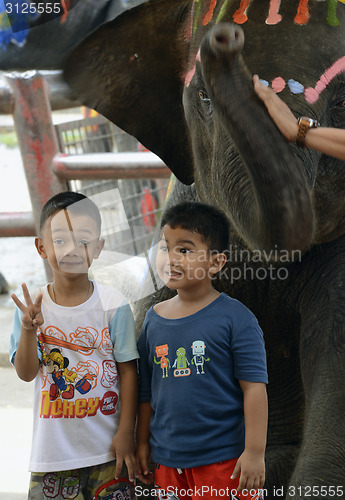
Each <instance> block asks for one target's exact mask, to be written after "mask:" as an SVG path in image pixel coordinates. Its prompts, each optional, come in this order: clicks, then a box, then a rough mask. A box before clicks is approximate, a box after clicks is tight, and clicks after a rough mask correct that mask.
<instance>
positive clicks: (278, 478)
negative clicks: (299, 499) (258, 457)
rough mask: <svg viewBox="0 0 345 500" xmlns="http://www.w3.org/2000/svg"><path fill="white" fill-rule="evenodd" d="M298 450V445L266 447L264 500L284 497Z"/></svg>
mask: <svg viewBox="0 0 345 500" xmlns="http://www.w3.org/2000/svg"><path fill="white" fill-rule="evenodd" d="M299 449H300V445H299V444H297V445H281V446H268V447H267V450H266V482H265V486H264V489H265V490H266V491H267V496H266V497H265V500H274V499H275V500H276V499H277V497H279V496H281V497H283V495H284V496H285V493H284V492H286V489H287V485H288V484H289V480H290V478H291V475H292V472H293V470H294V467H295V464H296V461H297V457H298V452H299ZM266 491H265V492H266Z"/></svg>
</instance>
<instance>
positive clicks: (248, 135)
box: [65, 0, 345, 499]
mask: <svg viewBox="0 0 345 500" xmlns="http://www.w3.org/2000/svg"><path fill="white" fill-rule="evenodd" d="M240 24H241V26H240ZM344 28H345V4H344V3H343V2H334V1H333V2H332V1H329V2H326V1H316V0H309V2H308V1H300V2H298V1H297V0H296V1H293V0H282V1H281V2H277V1H274V0H271V1H268V0H267V1H264V0H252V2H249V1H244V0H242V1H239V0H224V1H223V0H218V1H211V2H209V1H204V0H199V1H194V2H193V1H191V0H190V1H189V0H152V1H149V2H147V3H145V4H144V5H141V6H139V7H137V8H134V9H131V10H129V11H127V12H125V13H124V14H122V15H121V16H119V17H118V18H117V19H115V20H114V21H111V22H110V23H107V24H105V25H104V26H102V27H100V28H99V29H98V30H96V31H95V32H94V33H93V34H92V35H90V36H89V37H87V38H86V40H85V41H84V42H83V43H82V44H81V45H80V46H79V47H78V48H77V49H76V50H75V51H74V52H73V54H72V55H71V57H70V58H69V59H68V60H67V62H66V66H65V78H66V80H67V82H68V83H69V84H70V86H71V87H72V89H73V90H74V92H75V93H76V95H77V97H78V99H79V100H80V101H81V102H83V103H84V104H86V105H88V106H89V107H92V108H95V109H96V110H97V111H98V112H100V113H102V114H103V115H105V116H106V117H107V118H109V119H110V120H112V121H113V122H114V123H116V124H117V125H118V126H120V127H121V128H123V129H124V130H126V131H127V132H129V133H130V134H132V135H134V136H136V137H137V138H138V140H139V141H140V142H142V143H143V144H144V145H145V146H146V147H147V148H149V149H150V150H152V151H153V152H155V153H156V154H158V155H159V156H160V157H161V158H162V159H163V160H164V161H165V163H166V164H167V165H168V167H169V168H170V169H171V170H172V172H173V173H174V174H175V176H176V177H177V179H178V181H176V183H175V187H174V190H173V193H172V195H171V196H170V198H169V201H168V203H170V204H171V203H175V202H177V201H180V200H188V199H201V200H202V201H205V202H210V203H213V204H216V205H218V206H219V207H221V208H222V209H223V210H224V211H225V212H226V214H227V215H228V217H229V219H230V230H231V245H230V249H229V262H228V264H227V267H226V269H225V270H224V272H222V273H221V275H220V276H219V278H218V279H217V281H216V282H215V286H216V287H217V289H219V290H221V291H225V292H226V293H228V294H229V295H231V296H233V297H236V298H237V299H239V300H240V301H242V302H243V303H244V304H245V305H246V306H247V307H249V308H250V309H251V310H252V311H253V312H254V314H255V315H256V316H257V318H258V320H259V323H260V325H261V327H262V329H263V331H264V335H265V342H266V349H267V359H268V370H269V384H268V394H269V428H268V444H267V453H266V464H267V465H266V467H267V474H266V476H267V478H266V484H265V488H266V489H267V491H268V496H267V498H275V497H276V496H282V497H286V498H296V499H297V498H306V499H307V498H308V497H310V496H313V498H334V497H337V498H345V493H344V491H345V424H344V414H345V397H344V380H345V363H344V360H345V308H344V304H345V237H344V224H345V189H344V185H345V163H344V162H342V161H339V160H336V159H333V158H330V157H328V156H325V155H321V154H320V153H318V152H315V151H311V150H308V149H302V148H298V147H297V146H296V145H294V144H289V143H288V142H287V141H286V140H285V139H284V138H283V136H282V135H281V134H280V132H279V131H278V129H277V128H276V126H275V125H274V123H273V122H272V121H271V119H270V118H269V116H268V114H267V112H266V109H265V108H264V106H263V105H262V103H261V102H260V101H259V99H258V98H257V96H256V95H255V93H254V91H253V85H252V74H253V73H258V74H259V75H260V77H261V78H262V79H264V80H266V81H267V82H269V83H270V84H271V85H272V87H273V88H274V89H275V90H276V91H277V92H279V93H280V96H281V97H282V99H283V100H285V101H286V102H287V103H288V104H289V106H290V107H291V109H292V111H293V112H294V113H295V115H296V116H301V115H306V116H310V117H312V118H314V119H317V120H318V121H320V123H321V125H322V126H335V127H340V128H344V125H345V75H344V72H345V62H344V61H345V58H344V56H345V36H344V34H345V32H344ZM158 288H159V287H158ZM168 295H169V292H168V291H167V290H166V289H165V288H164V287H162V288H159V289H157V291H156V293H155V294H153V295H150V296H148V297H147V298H146V299H145V300H143V302H142V303H141V304H140V312H139V323H140V319H142V317H143V314H144V313H145V311H146V310H147V308H148V307H149V306H150V305H151V304H152V303H154V302H158V301H161V300H163V299H164V298H166V297H167V296H168Z"/></svg>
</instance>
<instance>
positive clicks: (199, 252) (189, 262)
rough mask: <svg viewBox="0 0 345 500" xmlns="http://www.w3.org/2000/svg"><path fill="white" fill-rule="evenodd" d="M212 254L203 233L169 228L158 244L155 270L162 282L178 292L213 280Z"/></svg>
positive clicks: (165, 229)
mask: <svg viewBox="0 0 345 500" xmlns="http://www.w3.org/2000/svg"><path fill="white" fill-rule="evenodd" d="M211 262H212V258H211V254H210V251H209V248H208V246H207V244H206V243H205V242H204V240H203V239H202V237H201V236H200V234H198V233H196V232H193V231H189V230H186V229H182V228H181V227H176V228H174V229H173V228H171V227H170V226H168V225H166V226H164V227H163V230H162V237H161V240H160V241H159V244H158V251H157V258H156V267H157V272H158V275H159V277H160V278H161V280H162V281H163V282H164V283H165V284H166V285H167V286H168V287H169V288H172V289H175V290H178V289H181V290H182V289H187V288H190V287H194V286H200V285H201V283H202V282H208V281H209V280H210V276H209V270H210V267H211Z"/></svg>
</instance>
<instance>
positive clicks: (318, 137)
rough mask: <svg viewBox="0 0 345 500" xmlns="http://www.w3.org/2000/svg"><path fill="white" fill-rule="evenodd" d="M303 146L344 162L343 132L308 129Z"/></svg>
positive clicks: (335, 129)
mask: <svg viewBox="0 0 345 500" xmlns="http://www.w3.org/2000/svg"><path fill="white" fill-rule="evenodd" d="M305 145H306V147H308V148H311V149H315V150H316V151H320V152H321V153H324V154H326V155H329V156H334V157H335V158H338V159H339V160H345V130H343V129H338V128H329V127H318V128H314V129H310V130H308V132H307V135H306V136H305Z"/></svg>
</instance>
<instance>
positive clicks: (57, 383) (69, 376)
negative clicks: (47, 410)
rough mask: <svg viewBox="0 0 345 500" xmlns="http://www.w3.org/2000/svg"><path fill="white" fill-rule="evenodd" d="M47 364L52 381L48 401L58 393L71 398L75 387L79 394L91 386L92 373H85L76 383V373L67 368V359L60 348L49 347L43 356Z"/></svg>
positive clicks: (55, 397)
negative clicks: (49, 349)
mask: <svg viewBox="0 0 345 500" xmlns="http://www.w3.org/2000/svg"><path fill="white" fill-rule="evenodd" d="M44 358H45V359H44V363H45V365H46V366H47V373H48V374H50V375H51V377H52V379H53V383H52V384H51V386H50V390H49V398H50V401H55V400H56V399H57V398H58V397H59V396H60V395H61V397H62V398H63V399H72V398H73V396H74V391H75V389H76V390H77V391H78V392H79V393H80V394H86V393H87V392H89V391H90V390H91V388H92V385H91V381H92V380H93V378H94V377H95V375H94V374H92V373H86V374H85V375H84V376H83V377H82V378H81V379H80V380H78V381H77V382H76V383H75V381H76V378H77V377H78V374H77V373H76V372H75V371H73V370H68V369H67V367H68V365H69V359H68V358H66V357H65V356H63V355H62V353H61V351H60V349H58V348H54V349H51V351H50V352H49V354H48V355H45V357H44Z"/></svg>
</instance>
